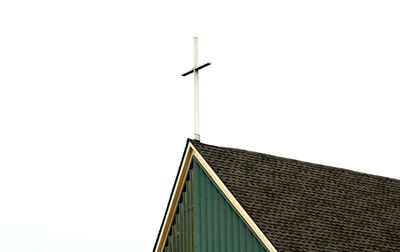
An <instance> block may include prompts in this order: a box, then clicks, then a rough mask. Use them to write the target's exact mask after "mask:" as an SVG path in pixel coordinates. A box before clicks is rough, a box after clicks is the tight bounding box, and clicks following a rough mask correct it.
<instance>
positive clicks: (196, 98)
mask: <svg viewBox="0 0 400 252" xmlns="http://www.w3.org/2000/svg"><path fill="white" fill-rule="evenodd" d="M193 56H194V57H193V58H194V67H193V71H194V72H193V76H194V139H195V140H198V141H200V122H199V116H200V114H199V71H198V70H197V69H196V68H197V66H198V64H199V61H198V44H197V37H193Z"/></svg>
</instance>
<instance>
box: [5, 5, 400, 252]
mask: <svg viewBox="0 0 400 252" xmlns="http://www.w3.org/2000/svg"><path fill="white" fill-rule="evenodd" d="M399 13H400V3H399V1H368V0H362V1H355V0H344V1H343V0H335V1H321V0H315V1H309V0H306V1H253V0H249V1H215V0H212V1H211V0H210V1H208V0H204V1H201V2H200V1H198V2H194V1H174V0H172V1H151V0H148V1H89V0H79V1H74V0H72V1H71V0H70V1H42V0H38V1H18V0H10V1H8V0H5V1H4V0H3V1H1V2H0V251H2V252H3V251H4V252H14V251H15V252H32V251H34V252H36V251H40V252H53V251H58V252H63V251H66V252H67V251H68V252H70V251H74V252H87V251H95V252H105V251H113V252H127V251H138V252H141V251H151V249H152V247H153V244H154V241H155V239H156V235H157V232H158V230H159V227H160V224H161V220H162V217H163V214H164V211H165V208H166V204H167V201H168V197H169V194H170V191H171V188H172V185H173V182H174V178H175V175H176V172H177V169H178V165H179V162H180V159H181V156H182V152H183V148H184V146H185V141H186V138H187V137H192V134H193V113H192V102H193V97H192V94H193V91H192V85H193V84H192V78H191V77H186V78H183V77H180V73H181V72H183V71H185V70H187V69H188V68H190V67H191V66H192V62H193V60H192V37H193V36H194V35H196V36H199V50H200V51H199V57H200V62H205V61H212V63H213V65H212V66H210V67H208V68H207V69H204V70H202V72H201V73H200V95H201V97H200V99H201V101H200V102H201V108H200V110H201V111H200V112H201V119H200V124H201V125H200V130H201V136H202V140H203V142H205V143H210V144H215V145H222V146H231V147H238V148H243V149H248V150H254V151H260V152H264V153H269V154H274V155H279V156H284V157H290V158H296V159H300V160H304V161H310V162H315V163H321V164H326V165H332V166H338V167H343V168H349V169H353V170H357V171H362V172H367V173H372V174H378V175H383V176H388V177H393V178H398V179H400V159H399V150H400V130H399V129H400V119H399V113H400V99H399V94H400V91H399V86H400V85H399V84H400V74H399V73H400V15H399Z"/></svg>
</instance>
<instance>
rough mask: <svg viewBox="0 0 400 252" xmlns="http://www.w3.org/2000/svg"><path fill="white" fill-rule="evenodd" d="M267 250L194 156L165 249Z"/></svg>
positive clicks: (186, 251)
mask: <svg viewBox="0 0 400 252" xmlns="http://www.w3.org/2000/svg"><path fill="white" fill-rule="evenodd" d="M266 251H268V250H267V249H266V248H264V246H263V245H262V244H261V242H260V241H259V240H258V238H257V237H256V236H255V235H254V234H253V232H252V231H251V230H250V229H249V228H248V226H247V225H246V223H245V222H244V221H243V219H242V218H241V217H240V216H239V215H238V214H237V212H236V211H235V210H234V208H233V207H232V206H231V205H230V204H229V202H228V201H227V200H226V199H225V197H224V196H223V195H222V193H221V192H220V191H219V190H218V188H217V187H216V186H215V185H214V183H213V182H212V180H211V179H210V178H209V177H208V175H207V174H206V173H205V171H204V169H203V168H202V167H201V165H200V163H199V162H198V161H197V160H196V158H194V157H193V160H192V165H191V168H190V170H189V173H188V177H187V179H186V182H185V186H184V188H183V191H182V193H181V195H180V200H179V204H178V207H177V210H176V212H175V216H174V220H173V222H172V226H171V228H170V230H169V234H168V238H167V241H166V244H165V246H164V252H266Z"/></svg>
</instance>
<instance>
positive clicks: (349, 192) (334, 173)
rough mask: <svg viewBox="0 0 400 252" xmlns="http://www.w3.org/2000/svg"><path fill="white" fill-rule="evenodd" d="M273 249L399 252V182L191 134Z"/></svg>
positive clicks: (195, 144) (198, 148) (200, 150)
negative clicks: (210, 142)
mask: <svg viewBox="0 0 400 252" xmlns="http://www.w3.org/2000/svg"><path fill="white" fill-rule="evenodd" d="M189 141H190V142H191V143H192V144H193V145H194V146H195V148H196V149H197V150H198V152H199V153H200V154H201V156H202V157H203V158H204V159H205V160H206V161H207V163H208V164H209V165H210V167H211V168H212V169H213V170H214V171H215V173H216V174H217V175H218V177H219V178H220V179H221V180H222V182H223V183H224V184H225V186H226V187H227V188H228V189H229V191H230V192H231V193H232V194H233V195H234V197H235V198H236V199H237V201H238V202H239V203H240V204H241V205H242V207H243V208H244V209H245V210H246V212H247V213H248V214H249V215H250V217H251V218H252V219H253V220H254V222H255V223H256V224H257V225H258V227H259V228H260V229H261V231H262V232H263V233H264V234H265V235H266V236H267V237H268V239H269V240H270V241H271V242H272V244H273V245H274V247H275V248H276V249H277V250H278V251H279V252H283V251H361V250H362V251H396V250H397V251H398V250H399V248H400V235H399V234H400V180H395V179H390V178H385V177H380V176H374V175H369V174H365V173H360V172H354V171H350V170H346V169H341V168H334V167H329V166H324V165H318V164H313V163H308V162H302V161H298V160H293V159H287V158H282V157H277V156H272V155H267V154H262V153H256V152H250V151H245V150H240V149H234V148H225V147H217V146H212V145H208V144H203V143H200V142H198V141H193V140H189Z"/></svg>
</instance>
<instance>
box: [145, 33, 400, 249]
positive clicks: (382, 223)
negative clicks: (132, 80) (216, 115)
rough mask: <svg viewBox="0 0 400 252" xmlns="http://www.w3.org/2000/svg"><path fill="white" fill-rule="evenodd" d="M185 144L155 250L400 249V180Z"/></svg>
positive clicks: (196, 139)
mask: <svg viewBox="0 0 400 252" xmlns="http://www.w3.org/2000/svg"><path fill="white" fill-rule="evenodd" d="M197 47H198V46H197V38H196V37H195V38H194V39H193V48H194V50H193V51H194V66H193V68H191V69H190V70H189V71H186V72H185V73H183V74H182V76H187V75H189V74H192V73H193V76H194V115H195V117H194V118H195V123H194V125H195V127H194V129H195V130H194V132H195V134H194V140H190V139H189V140H188V141H187V143H186V147H185V150H184V154H183V157H182V161H181V164H180V167H179V171H178V174H177V177H176V180H175V183H174V186H173V189H172V192H171V196H170V199H169V202H168V206H167V209H166V212H165V215H164V219H163V221H162V224H161V228H160V231H159V233H158V236H157V239H156V242H155V245H154V249H153V251H154V252H266V251H268V252H276V251H279V252H291V251H321V252H333V251H345V252H350V251H379V252H395V251H400V180H395V179H390V178H385V177H380V176H374V175H369V174H365V173H360V172H354V171H351V170H345V169H340V168H334V167H329V166H324V165H318V164H313V163H308V162H303V161H298V160H293V159H288V158H282V157H276V156H272V155H267V154H262V153H256V152H251V151H246V150H240V149H234V148H226V147H218V146H212V145H208V144H204V143H202V142H200V133H199V79H198V74H199V73H198V71H199V70H200V69H203V68H205V67H207V66H209V65H210V64H211V63H210V62H207V63H205V64H202V65H199V64H198V55H197V54H198V53H197Z"/></svg>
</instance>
